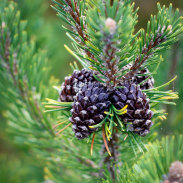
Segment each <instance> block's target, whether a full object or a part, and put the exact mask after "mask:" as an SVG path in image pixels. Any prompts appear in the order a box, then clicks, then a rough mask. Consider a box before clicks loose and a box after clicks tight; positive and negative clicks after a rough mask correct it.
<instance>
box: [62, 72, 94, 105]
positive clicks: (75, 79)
mask: <svg viewBox="0 0 183 183" xmlns="http://www.w3.org/2000/svg"><path fill="white" fill-rule="evenodd" d="M93 73H94V72H93V71H91V70H90V71H89V70H86V69H82V70H81V71H74V72H73V74H72V76H68V77H65V81H64V82H63V83H62V88H61V91H60V101H61V102H72V101H74V96H75V95H76V94H77V93H78V91H79V90H80V89H81V88H82V86H84V85H85V84H86V83H88V82H93V81H96V80H95V78H94V77H93Z"/></svg>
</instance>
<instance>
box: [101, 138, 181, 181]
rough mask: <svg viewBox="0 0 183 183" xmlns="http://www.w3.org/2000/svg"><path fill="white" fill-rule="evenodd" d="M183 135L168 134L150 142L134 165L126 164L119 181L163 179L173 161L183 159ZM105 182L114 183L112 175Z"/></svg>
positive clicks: (121, 170)
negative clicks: (111, 178)
mask: <svg viewBox="0 0 183 183" xmlns="http://www.w3.org/2000/svg"><path fill="white" fill-rule="evenodd" d="M182 140H183V136H182V135H177V136H166V137H163V138H162V140H156V141H155V142H154V143H149V144H148V146H147V152H146V153H145V154H144V155H143V156H141V158H139V159H138V160H137V161H136V162H135V163H134V165H133V166H132V167H130V166H128V165H127V164H124V166H122V167H120V170H118V171H120V173H119V174H117V175H118V178H117V180H118V181H117V182H120V183H123V182H124V183H128V182H129V183H130V182H137V183H146V182H149V183H151V182H152V183H154V182H160V181H162V180H163V175H167V174H168V171H169V167H170V165H171V163H173V162H174V161H183V154H182V151H183V141H182ZM106 174H107V175H106V176H108V180H107V181H103V182H104V183H112V180H110V176H109V175H108V173H106Z"/></svg>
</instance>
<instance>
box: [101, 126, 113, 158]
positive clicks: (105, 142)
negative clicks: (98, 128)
mask: <svg viewBox="0 0 183 183" xmlns="http://www.w3.org/2000/svg"><path fill="white" fill-rule="evenodd" d="M102 137H103V140H104V145H105V148H106V150H107V152H108V154H109V156H112V155H111V152H110V150H109V147H108V145H107V141H106V138H105V128H104V124H103V125H102Z"/></svg>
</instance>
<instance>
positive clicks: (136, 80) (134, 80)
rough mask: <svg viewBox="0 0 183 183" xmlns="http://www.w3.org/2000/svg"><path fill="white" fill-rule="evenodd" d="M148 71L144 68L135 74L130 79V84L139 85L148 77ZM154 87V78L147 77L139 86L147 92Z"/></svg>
mask: <svg viewBox="0 0 183 183" xmlns="http://www.w3.org/2000/svg"><path fill="white" fill-rule="evenodd" d="M139 74H145V75H144V76H140V75H139ZM148 74H149V70H148V69H147V68H144V69H142V70H140V71H138V72H137V73H136V75H135V76H134V77H133V78H132V83H135V84H140V83H142V82H143V81H145V80H146V79H147V78H148V77H149V76H148ZM153 87H154V78H153V77H149V79H147V80H146V81H145V82H144V83H143V84H141V85H140V89H141V90H148V89H151V88H153Z"/></svg>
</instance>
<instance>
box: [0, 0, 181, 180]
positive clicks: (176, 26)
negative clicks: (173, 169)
mask: <svg viewBox="0 0 183 183" xmlns="http://www.w3.org/2000/svg"><path fill="white" fill-rule="evenodd" d="M3 2H4V5H3V6H1V12H0V32H1V36H0V42H1V45H0V78H1V82H0V91H1V96H0V99H1V103H0V106H1V108H3V109H8V110H6V111H5V112H4V113H3V115H4V117H5V118H6V119H7V120H8V132H9V134H11V135H12V136H13V137H14V140H15V142H16V143H17V144H20V145H25V146H26V147H27V148H28V150H29V151H30V154H31V155H32V156H33V157H35V159H36V160H37V161H38V162H41V161H42V160H43V161H44V163H43V164H44V165H43V166H45V168H44V174H45V177H44V178H45V180H52V181H54V182H59V183H60V182H74V183H76V182H97V181H98V182H100V181H101V177H100V175H99V172H100V169H101V168H103V169H106V167H105V165H101V162H102V160H103V158H106V157H108V154H107V153H106V152H105V153H104V154H103V156H104V157H101V154H100V151H101V146H102V145H103V141H102V137H101V135H100V134H96V138H95V142H94V153H93V156H91V155H90V147H89V146H90V144H91V141H92V137H90V138H89V139H87V140H83V141H78V140H76V139H75V138H74V135H73V132H72V130H71V128H67V129H65V131H64V133H62V134H60V135H59V136H57V135H56V134H59V133H60V131H62V130H63V128H65V125H66V127H67V126H69V125H70V124H69V121H68V117H69V116H70V112H69V110H70V108H71V103H65V104H63V103H59V102H56V101H53V100H48V103H46V105H47V106H48V107H49V108H51V107H52V106H53V105H56V106H57V107H62V108H61V109H62V110H60V108H59V109H57V110H52V112H53V113H45V112H44V110H45V109H44V107H43V102H45V98H47V97H49V98H54V99H57V98H58V94H57V93H56V92H55V91H54V90H53V88H52V86H53V85H57V84H58V81H57V80H55V79H54V78H51V79H48V78H50V69H48V68H49V67H48V60H47V55H46V53H45V51H42V50H39V49H37V47H39V46H40V45H42V43H41V42H42V41H40V40H39V41H38V42H39V43H38V42H36V41H33V40H32V39H31V38H30V37H31V36H30V34H29V33H30V32H31V30H33V29H34V28H35V27H34V26H35V25H31V24H28V27H29V28H28V29H29V31H28V34H27V32H26V31H25V30H26V24H27V23H26V21H22V20H21V19H20V12H19V11H18V9H17V5H16V3H14V2H7V1H3ZM53 2H54V3H55V4H56V10H57V11H58V16H59V17H60V18H61V19H62V20H63V21H64V22H65V23H67V24H68V25H70V26H71V28H72V29H71V30H70V29H68V28H65V27H64V29H66V31H67V35H68V36H69V38H70V39H71V40H72V41H73V46H74V48H75V52H72V51H71V50H70V49H69V48H68V47H66V48H67V49H68V50H69V51H70V52H71V53H72V54H73V55H74V56H75V57H76V58H77V59H78V60H79V61H80V62H81V64H82V65H83V66H84V67H88V68H92V69H96V70H98V71H99V72H100V73H101V77H100V78H99V79H101V80H103V81H105V80H106V77H108V73H107V72H106V70H107V69H109V68H108V67H109V66H106V65H105V61H106V59H107V57H108V56H111V60H109V63H110V64H111V63H114V62H116V63H117V65H118V69H119V70H120V69H122V67H123V66H125V65H126V64H128V63H132V62H133V63H137V65H133V67H132V68H134V69H131V70H132V71H135V70H136V69H137V67H138V64H139V65H142V66H150V65H152V64H154V65H155V66H157V67H158V64H159V62H160V61H162V59H160V60H159V58H160V53H161V52H160V51H163V50H164V49H165V48H168V47H169V46H170V45H171V44H172V43H174V42H175V41H177V40H178V37H177V36H179V35H180V34H181V33H182V31H183V30H182V22H181V18H178V11H176V12H175V13H174V14H173V11H172V6H170V7H169V8H165V7H162V8H161V7H160V5H158V11H159V13H158V15H157V16H156V17H151V21H150V22H149V23H148V28H147V33H146V34H145V32H144V30H140V31H139V32H137V33H134V26H135V25H136V23H137V15H136V11H134V10H133V9H134V5H133V4H131V1H129V0H125V1H122V0H121V1H119V2H120V3H122V5H123V6H120V7H119V8H117V7H118V1H117V0H116V1H115V0H114V2H113V3H114V4H113V7H111V6H110V1H106V3H104V2H103V1H100V0H97V1H96V0H92V1H77V3H75V4H74V1H73V0H71V1H69V2H70V3H71V4H68V3H66V2H65V1H64V0H61V1H60V2H61V3H57V2H56V1H53ZM29 3H30V1H29ZM20 4H21V3H20ZM38 4H39V3H38ZM5 6H7V7H6V8H4V7H5ZM2 7H3V8H2ZM77 7H79V10H80V11H76V8H77ZM105 8H106V9H105ZM75 11H76V13H77V14H72V13H74V12H75ZM27 13H29V12H27ZM24 14H26V12H24ZM91 17H92V18H91ZM109 17H110V18H112V19H113V20H114V21H115V23H116V24H117V27H116V28H115V30H112V34H111V32H110V31H111V29H110V27H108V25H107V24H106V20H107V18H109ZM78 18H79V19H78ZM94 20H95V21H94ZM33 27H34V28H33ZM113 31H114V32H113ZM35 33H36V30H35ZM160 34H161V35H160ZM111 35H112V36H111ZM37 37H38V36H37ZM50 39H51V38H50ZM106 39H107V42H108V41H109V43H110V44H112V49H114V53H115V55H116V57H115V59H114V58H113V57H112V56H113V55H107V54H106V49H108V48H106ZM152 43H153V44H154V46H153V44H152ZM155 43H157V44H155ZM150 45H151V46H150ZM150 47H151V48H150ZM146 48H148V50H146ZM52 49H53V48H52ZM110 49H111V48H110ZM55 50H56V51H57V49H56V48H55V49H53V50H51V51H55ZM51 51H50V50H49V55H51ZM56 51H55V52H56ZM116 60H117V61H116ZM137 61H138V62H137ZM119 70H117V71H119ZM128 72H129V70H125V71H123V72H120V73H115V74H116V75H115V76H117V79H119V78H122V77H126V74H128ZM154 73H155V72H152V73H151V74H154ZM131 74H133V73H131ZM151 74H150V75H151ZM112 82H113V83H114V82H115V80H112V79H111V80H110V83H109V84H111V83H112ZM168 84H170V82H168V83H167V85H168ZM167 85H166V84H165V85H162V86H160V87H156V88H154V89H153V90H148V91H144V92H146V94H147V95H148V97H149V98H150V100H151V102H152V103H153V101H154V104H152V105H154V107H155V105H157V104H172V103H173V102H169V103H168V102H167V99H175V98H176V97H177V95H176V93H174V92H172V91H168V92H166V91H159V89H160V88H162V87H163V86H167ZM63 109H64V112H63ZM54 111H57V113H55V112H54ZM118 112H120V111H116V113H118ZM155 115H156V117H157V116H159V117H162V116H163V115H164V113H162V112H161V111H155ZM60 122H64V123H63V124H60V125H58V124H59V123H60ZM157 125H158V122H157V123H156V125H155V126H157ZM128 135H129V136H130V137H127V136H126V134H125V133H123V134H122V135H120V138H119V141H118V146H119V149H118V150H119V152H120V155H119V162H122V163H123V162H125V163H124V166H122V167H121V166H119V167H116V171H119V169H120V171H121V174H119V176H118V179H119V182H130V181H131V182H135V181H136V182H138V181H139V182H143V181H144V182H148V180H153V178H154V180H158V181H160V180H161V176H162V174H166V173H167V170H168V167H169V165H170V163H171V162H172V161H174V160H177V159H179V160H181V161H183V159H182V155H181V151H182V143H181V140H182V136H180V137H178V138H177V140H175V139H174V138H173V137H172V138H170V139H169V138H168V137H167V138H164V139H162V141H157V142H155V143H153V144H151V145H147V143H148V142H149V141H152V140H153V139H154V138H155V137H156V134H155V133H153V130H152V134H151V135H149V136H147V137H145V138H143V143H142V138H140V137H139V138H138V139H137V137H136V136H134V135H133V134H131V133H129V134H128ZM125 139H126V140H125ZM176 143H177V144H178V145H176ZM174 154H176V155H177V156H175V157H174V156H173V155H174ZM136 159H139V160H138V163H135V160H136ZM152 159H153V160H154V161H153V170H151V169H152V166H151V165H152V161H150V160H152ZM144 162H145V163H144ZM18 163H19V162H18ZM18 163H17V162H15V164H18ZM16 167H17V169H18V167H20V166H19V164H18V165H16ZM129 167H130V168H129ZM131 167H132V168H131ZM4 168H5V167H4ZM11 170H12V169H11ZM5 171H7V169H5ZM27 171H29V169H28V170H27ZM152 171H153V172H154V173H152V174H150V173H149V172H152ZM157 172H158V173H157ZM15 174H16V173H15ZM13 178H15V179H16V176H14V174H13ZM105 179H108V180H103V182H110V175H109V172H107V171H106V174H105ZM13 181H14V180H13Z"/></svg>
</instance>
